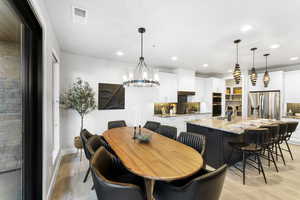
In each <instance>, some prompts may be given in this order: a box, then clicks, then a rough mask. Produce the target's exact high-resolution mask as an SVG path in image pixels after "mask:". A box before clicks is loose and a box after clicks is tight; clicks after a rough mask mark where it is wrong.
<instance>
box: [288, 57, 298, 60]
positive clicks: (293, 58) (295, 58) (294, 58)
mask: <svg viewBox="0 0 300 200" xmlns="http://www.w3.org/2000/svg"><path fill="white" fill-rule="evenodd" d="M290 60H299V57H291V58H290Z"/></svg>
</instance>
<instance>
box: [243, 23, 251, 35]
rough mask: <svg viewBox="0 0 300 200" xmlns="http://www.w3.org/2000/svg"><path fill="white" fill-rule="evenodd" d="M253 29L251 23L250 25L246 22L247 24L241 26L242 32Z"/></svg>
mask: <svg viewBox="0 0 300 200" xmlns="http://www.w3.org/2000/svg"><path fill="white" fill-rule="evenodd" d="M252 29H253V27H252V26H251V25H249V24H245V25H243V26H242V27H241V29H240V30H241V31H242V32H244V33H245V32H247V31H250V30H252Z"/></svg>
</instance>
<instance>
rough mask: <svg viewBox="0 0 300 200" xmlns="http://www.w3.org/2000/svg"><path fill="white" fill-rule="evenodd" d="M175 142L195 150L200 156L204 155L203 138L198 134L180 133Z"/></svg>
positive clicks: (204, 143) (204, 141) (204, 142)
mask: <svg viewBox="0 0 300 200" xmlns="http://www.w3.org/2000/svg"><path fill="white" fill-rule="evenodd" d="M177 141H178V142H180V143H182V144H185V145H188V146H190V147H192V148H194V149H195V150H197V151H198V152H199V153H200V154H201V155H202V156H204V153H205V145H206V140H205V136H204V135H201V134H198V133H191V132H181V133H180V135H179V137H178V138H177Z"/></svg>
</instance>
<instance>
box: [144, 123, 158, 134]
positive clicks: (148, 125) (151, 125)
mask: <svg viewBox="0 0 300 200" xmlns="http://www.w3.org/2000/svg"><path fill="white" fill-rule="evenodd" d="M159 126H160V123H159V122H154V121H147V122H146V124H145V125H144V128H146V129H149V130H151V131H154V132H155V131H157V129H158V128H159Z"/></svg>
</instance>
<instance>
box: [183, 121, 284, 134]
mask: <svg viewBox="0 0 300 200" xmlns="http://www.w3.org/2000/svg"><path fill="white" fill-rule="evenodd" d="M274 122H280V121H278V120H270V119H242V118H241V117H235V118H234V119H233V120H232V121H230V122H228V121H227V120H220V119H217V118H207V119H200V120H193V121H188V123H190V124H193V125H198V126H202V127H207V128H212V129H217V130H221V131H225V132H229V133H235V134H242V133H244V131H245V129H249V128H258V127H260V126H262V125H267V124H272V123H274Z"/></svg>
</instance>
